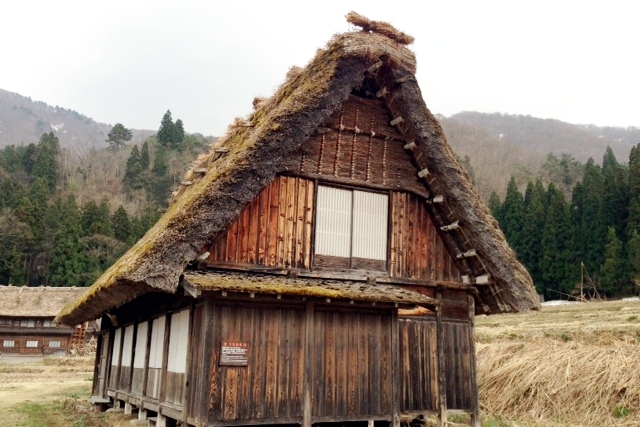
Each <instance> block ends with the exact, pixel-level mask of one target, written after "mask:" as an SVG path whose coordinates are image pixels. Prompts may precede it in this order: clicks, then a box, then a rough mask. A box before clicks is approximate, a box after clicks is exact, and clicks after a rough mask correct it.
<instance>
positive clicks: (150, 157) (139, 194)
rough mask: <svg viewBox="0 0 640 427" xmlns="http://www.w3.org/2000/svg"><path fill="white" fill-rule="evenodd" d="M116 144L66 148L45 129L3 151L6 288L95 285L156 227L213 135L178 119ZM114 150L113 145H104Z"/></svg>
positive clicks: (0, 188) (0, 247) (0, 260)
mask: <svg viewBox="0 0 640 427" xmlns="http://www.w3.org/2000/svg"><path fill="white" fill-rule="evenodd" d="M118 129H120V130H122V129H124V131H125V132H124V140H119V143H118V144H111V146H110V147H109V148H102V149H98V148H95V147H93V148H82V149H79V148H78V147H66V148H65V147H62V146H61V144H60V140H59V139H58V137H57V134H56V133H54V132H48V133H43V134H42V136H41V137H40V139H39V141H35V142H32V143H29V144H28V145H9V146H7V147H5V148H4V149H2V150H0V212H1V214H0V283H2V284H14V285H25V284H26V285H29V286H39V285H50V286H88V285H90V284H91V283H93V281H94V280H95V279H96V278H97V277H98V276H99V275H100V274H102V272H103V271H104V270H105V269H106V268H107V267H108V266H109V265H111V264H112V263H113V262H114V261H115V260H116V259H117V258H118V257H119V256H120V255H122V254H123V253H124V252H125V251H126V250H127V249H128V248H129V247H130V246H131V245H132V244H133V243H134V242H135V241H136V240H138V239H139V238H140V237H142V236H143V235H144V233H145V232H146V231H147V230H148V229H149V228H150V227H151V226H152V225H153V224H154V223H155V221H156V220H157V218H158V217H159V215H160V211H161V210H162V209H163V208H164V207H166V205H167V200H168V198H169V196H170V193H171V190H172V188H173V187H174V186H175V185H177V184H178V183H179V182H180V181H181V180H182V177H183V176H184V173H185V171H186V169H187V168H188V167H189V166H190V164H191V162H192V161H193V160H194V159H195V158H196V157H197V156H198V155H199V154H200V153H201V152H203V151H205V150H207V149H208V146H209V144H210V143H211V141H212V140H213V139H212V138H208V139H207V138H204V137H203V136H202V135H200V134H187V133H185V131H184V127H183V124H182V121H181V120H177V121H176V122H175V123H174V122H173V120H172V117H171V113H170V112H169V111H167V114H165V116H164V117H163V119H162V122H161V126H160V129H159V131H158V134H157V136H152V137H150V138H147V139H146V140H145V141H144V143H142V144H141V145H136V144H129V145H127V143H128V141H129V140H130V139H131V132H130V131H129V130H128V129H126V128H125V127H124V126H122V125H121V124H117V125H116V126H114V128H113V129H112V130H111V132H110V131H107V133H106V134H105V136H107V135H109V137H110V138H109V139H111V135H112V134H113V131H114V130H118ZM105 144H106V143H105Z"/></svg>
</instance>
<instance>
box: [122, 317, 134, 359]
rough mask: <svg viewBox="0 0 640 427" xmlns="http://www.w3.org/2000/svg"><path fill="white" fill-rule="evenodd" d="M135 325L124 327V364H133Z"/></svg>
mask: <svg viewBox="0 0 640 427" xmlns="http://www.w3.org/2000/svg"><path fill="white" fill-rule="evenodd" d="M132 350H133V325H129V326H127V327H126V328H124V342H123V343H122V366H131V357H132V356H133V352H132Z"/></svg>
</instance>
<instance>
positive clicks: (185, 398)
mask: <svg viewBox="0 0 640 427" xmlns="http://www.w3.org/2000/svg"><path fill="white" fill-rule="evenodd" d="M195 307H196V303H195V302H192V303H191V307H190V308H189V334H188V337H187V361H186V365H185V366H186V368H185V373H184V383H183V384H182V389H183V393H182V421H183V422H184V424H185V425H187V416H189V415H191V414H190V411H191V410H192V409H193V404H194V402H189V394H190V391H191V390H190V389H191V387H192V384H191V381H189V375H190V374H191V368H192V366H191V363H192V362H191V360H192V358H193V349H194V347H196V345H197V344H196V339H195V336H196V334H195V331H194V330H193V329H194V328H193V323H194V322H195V320H194V318H195V312H196V310H195ZM198 344H200V345H202V343H198Z"/></svg>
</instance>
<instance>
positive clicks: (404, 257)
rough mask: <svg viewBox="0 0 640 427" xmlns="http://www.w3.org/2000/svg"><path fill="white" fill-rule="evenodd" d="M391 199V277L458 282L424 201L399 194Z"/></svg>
mask: <svg viewBox="0 0 640 427" xmlns="http://www.w3.org/2000/svg"><path fill="white" fill-rule="evenodd" d="M391 199H392V202H391V203H392V208H391V260H390V271H389V273H390V274H391V276H393V277H410V278H416V279H427V280H442V281H456V282H458V281H460V273H459V272H458V269H457V267H456V266H455V263H454V261H453V258H452V257H451V255H450V254H449V251H448V250H447V249H446V247H445V246H444V243H443V241H442V239H441V238H440V236H439V235H438V230H437V229H436V226H435V225H434V223H433V220H432V219H431V216H430V215H429V212H428V211H427V208H426V206H425V203H424V201H423V200H420V198H418V197H417V196H415V195H413V194H410V193H400V192H393V193H392V198H391Z"/></svg>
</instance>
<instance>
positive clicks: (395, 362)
mask: <svg viewBox="0 0 640 427" xmlns="http://www.w3.org/2000/svg"><path fill="white" fill-rule="evenodd" d="M399 335H400V331H399V321H398V309H395V310H393V312H392V314H391V365H392V366H391V378H393V380H392V384H391V402H392V406H391V408H392V410H393V421H392V427H400V390H399V389H400V381H402V380H401V379H400V339H399Z"/></svg>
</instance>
